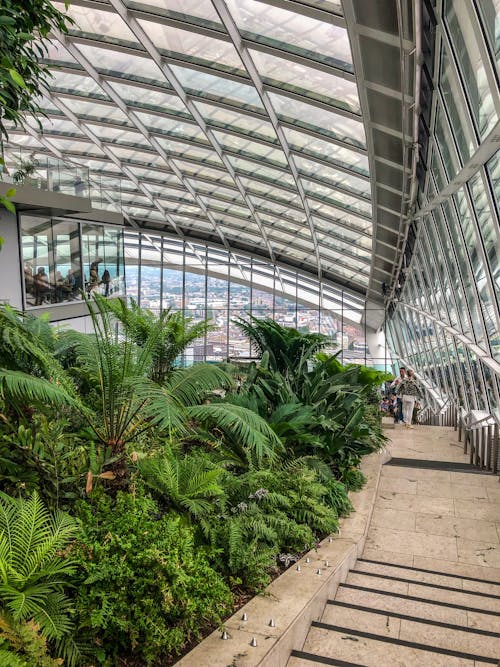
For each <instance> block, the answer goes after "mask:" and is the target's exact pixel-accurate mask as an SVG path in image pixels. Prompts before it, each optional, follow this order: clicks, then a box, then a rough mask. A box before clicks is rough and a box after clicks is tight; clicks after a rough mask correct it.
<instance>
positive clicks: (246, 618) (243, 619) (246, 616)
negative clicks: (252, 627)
mask: <svg viewBox="0 0 500 667" xmlns="http://www.w3.org/2000/svg"><path fill="white" fill-rule="evenodd" d="M241 620H242V621H248V614H247V613H246V611H245V612H244V614H243V616H242V617H241Z"/></svg>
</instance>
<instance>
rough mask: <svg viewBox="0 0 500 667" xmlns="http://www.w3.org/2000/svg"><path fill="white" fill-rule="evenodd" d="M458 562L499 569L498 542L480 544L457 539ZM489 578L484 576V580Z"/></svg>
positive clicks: (499, 553) (479, 542)
mask: <svg viewBox="0 0 500 667" xmlns="http://www.w3.org/2000/svg"><path fill="white" fill-rule="evenodd" d="M457 549H458V561H459V562H460V563H471V564H472V565H484V566H485V567H496V568H500V544H498V542H496V543H495V542H481V541H475V540H465V539H462V538H458V539H457ZM486 578H489V577H488V576H487V574H485V579H486Z"/></svg>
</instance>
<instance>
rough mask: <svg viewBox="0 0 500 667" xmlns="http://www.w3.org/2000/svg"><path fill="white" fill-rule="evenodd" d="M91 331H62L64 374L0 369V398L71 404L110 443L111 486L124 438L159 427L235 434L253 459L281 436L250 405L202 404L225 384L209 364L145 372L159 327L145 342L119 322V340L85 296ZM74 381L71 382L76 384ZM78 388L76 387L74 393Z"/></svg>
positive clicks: (180, 434) (121, 463) (119, 481)
mask: <svg viewBox="0 0 500 667" xmlns="http://www.w3.org/2000/svg"><path fill="white" fill-rule="evenodd" d="M88 306H89V310H90V314H91V317H92V321H93V325H94V330H95V334H94V335H84V334H78V333H77V332H68V333H67V334H65V335H63V336H62V345H61V347H62V348H64V350H65V352H67V351H68V350H72V351H73V352H72V356H73V358H74V368H73V369H71V370H70V373H71V374H72V375H73V378H74V380H75V382H73V381H72V379H71V377H70V375H69V373H68V372H66V371H65V370H64V369H63V367H62V366H61V365H60V364H58V363H57V360H56V359H54V360H53V366H54V377H56V382H55V383H54V382H52V381H51V380H50V379H48V378H52V377H53V376H52V375H49V376H48V377H31V376H28V375H27V374H26V373H23V372H21V371H16V370H4V369H0V397H1V396H4V397H6V398H8V399H9V400H14V401H15V400H19V401H28V402H33V403H37V404H45V405H46V404H47V403H52V404H54V405H57V406H62V405H65V406H69V407H70V408H71V409H72V410H73V411H75V412H77V413H78V414H79V415H80V417H81V418H82V419H83V420H84V421H85V422H86V423H87V425H88V426H89V428H90V429H91V431H92V432H93V435H94V438H95V439H96V440H97V441H98V442H99V443H101V444H102V445H104V447H105V448H109V450H110V452H111V463H110V470H109V472H110V473H111V474H112V475H113V477H114V481H113V486H115V487H117V488H119V487H123V486H126V484H127V478H128V470H127V466H126V460H125V449H126V445H127V443H129V442H131V441H132V440H135V439H137V437H138V436H139V435H140V434H141V433H144V432H145V431H147V430H149V429H152V428H158V429H160V430H161V431H164V432H166V433H167V434H168V436H169V438H170V440H171V441H173V440H174V439H176V438H184V437H187V436H188V435H189V434H190V433H192V432H193V429H196V427H198V426H200V425H201V426H204V427H206V428H210V429H216V428H217V429H218V430H219V431H218V432H219V433H220V435H221V436H223V437H226V438H228V439H229V438H232V439H238V440H240V441H241V443H242V445H243V446H245V447H246V448H247V449H248V450H249V451H254V452H255V455H256V456H257V457H261V456H266V455H269V454H270V453H271V452H272V450H275V449H276V448H277V447H278V446H279V445H280V443H279V439H278V438H277V436H276V435H275V434H274V432H273V431H272V430H271V429H270V428H269V426H268V425H267V424H266V423H265V421H264V420H263V419H261V418H260V417H259V416H258V415H256V414H255V413H253V412H252V411H251V410H247V409H245V408H239V407H237V406H225V405H222V404H213V405H200V403H202V402H203V401H204V400H205V398H206V397H207V395H208V394H209V393H210V392H212V391H213V390H215V389H218V388H221V387H228V386H229V385H230V384H231V379H230V377H229V376H228V375H227V374H226V373H225V372H224V371H223V370H222V369H220V368H218V367H217V366H214V365H212V364H196V365H194V366H192V367H190V368H186V369H177V370H173V371H171V372H170V373H169V374H168V375H167V377H166V379H165V382H164V384H163V385H159V384H157V383H155V382H153V381H152V380H151V379H150V378H149V376H150V371H151V368H152V365H153V357H154V351H155V349H156V345H157V342H158V340H159V339H160V336H161V326H160V324H159V323H158V326H156V327H155V328H153V329H152V330H151V334H150V336H149V338H148V339H147V340H145V341H144V344H143V345H138V344H137V343H136V342H135V341H134V340H132V339H131V336H133V335H134V334H133V332H131V330H130V329H128V328H127V327H125V330H124V333H123V336H121V337H120V338H117V336H116V333H115V328H114V325H115V323H114V320H113V313H112V312H111V311H110V309H109V307H108V302H107V300H106V299H104V297H100V296H99V295H96V297H95V298H94V300H93V301H92V302H88ZM75 383H76V386H75ZM78 389H79V391H78Z"/></svg>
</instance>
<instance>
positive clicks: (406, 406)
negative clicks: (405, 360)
mask: <svg viewBox="0 0 500 667" xmlns="http://www.w3.org/2000/svg"><path fill="white" fill-rule="evenodd" d="M396 394H397V395H398V396H401V399H402V402H403V422H404V425H405V428H413V426H412V423H411V422H412V417H413V408H414V407H415V401H416V400H417V399H418V398H421V397H422V392H421V390H420V385H419V383H418V382H417V381H416V379H415V376H414V375H413V371H411V370H407V371H406V377H405V379H404V380H403V381H402V382H400V384H399V385H398V388H397V389H396Z"/></svg>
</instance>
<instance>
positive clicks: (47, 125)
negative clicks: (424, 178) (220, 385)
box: [10, 0, 372, 294]
mask: <svg viewBox="0 0 500 667" xmlns="http://www.w3.org/2000/svg"><path fill="white" fill-rule="evenodd" d="M54 4H55V5H56V6H57V7H58V8H59V9H61V10H62V11H64V4H63V3H59V2H54ZM276 5H277V3H276V2H274V1H272V0H270V2H269V3H267V2H265V1H263V0H225V1H224V0H145V1H136V0H99V1H96V2H93V0H73V1H72V2H71V5H70V7H69V10H68V13H69V15H70V16H71V17H72V18H73V20H74V22H75V23H74V25H73V26H72V27H71V30H70V34H69V35H68V36H58V35H55V36H54V37H53V38H52V40H51V42H50V48H49V53H48V56H47V58H46V61H47V64H48V65H49V67H50V69H51V72H52V74H53V77H52V79H51V83H50V89H49V90H48V91H47V92H46V94H45V95H44V97H43V98H42V99H41V108H42V109H43V110H44V112H45V113H46V115H47V118H42V119H41V120H42V123H41V126H40V127H37V126H36V125H35V124H32V125H31V127H32V128H33V129H32V131H31V132H30V133H29V134H27V133H26V132H24V131H20V130H15V129H14V131H13V132H12V133H11V135H10V143H11V145H14V146H15V145H19V146H23V147H24V148H26V147H28V148H29V147H32V148H33V149H36V151H37V152H44V151H52V152H54V153H55V154H56V155H59V156H60V155H61V154H62V155H64V157H65V158H66V159H68V160H69V161H74V162H78V163H79V164H85V165H86V166H88V167H89V169H90V171H91V177H92V176H94V178H97V179H98V181H99V184H100V187H101V188H105V187H106V183H108V184H109V187H110V188H112V187H113V183H116V177H117V174H119V175H120V182H121V186H120V196H119V197H118V199H119V200H120V201H119V202H118V203H117V206H118V207H119V209H120V210H122V211H123V213H124V214H125V217H126V219H127V221H128V222H131V223H132V224H135V223H136V222H138V223H139V224H141V225H145V226H146V227H147V224H148V221H153V223H154V229H156V230H158V229H159V226H160V223H161V222H162V221H163V223H164V227H165V231H168V232H171V231H172V224H173V223H175V226H176V229H177V232H178V233H179V235H180V236H181V237H183V236H184V232H186V233H187V234H188V235H189V236H190V237H191V238H192V237H196V235H197V234H198V236H199V240H200V241H207V240H210V239H212V240H217V242H219V243H220V241H221V240H222V242H223V244H224V245H225V247H226V249H227V250H228V251H233V252H237V250H238V248H241V249H242V250H245V252H248V249H249V247H250V248H252V247H253V248H255V252H256V253H258V254H259V255H260V256H262V255H265V256H267V258H268V260H270V261H271V262H272V261H275V260H277V259H279V262H280V263H281V264H282V265H283V264H286V263H287V262H289V264H290V266H291V267H297V266H299V265H300V267H301V269H302V270H307V271H308V272H309V273H311V274H313V275H315V276H316V277H320V278H323V279H324V278H327V279H328V280H331V281H332V282H338V284H340V285H349V286H351V287H353V288H354V289H355V290H357V291H358V292H359V293H361V294H363V293H365V290H366V286H367V283H368V278H369V274H370V264H371V249H372V206H371V197H370V195H371V185H370V174H369V169H368V157H367V150H366V140H365V130H364V125H363V119H362V117H361V111H360V103H359V98H358V91H357V85H356V79H355V75H354V66H353V61H352V55H351V49H350V44H349V39H348V35H347V30H346V27H345V22H344V19H343V17H342V10H341V3H340V2H339V0H321V1H318V0H315V1H313V0H310V1H309V0H302V2H301V3H298V2H294V3H286V2H285V3H283V5H284V6H283V7H279V6H276ZM288 5H290V7H288ZM308 5H309V6H310V7H313V8H315V9H318V10H321V11H320V12H317V14H318V16H322V17H324V20H319V19H318V18H313V16H315V14H314V13H311V11H310V10H308V9H307V6H308ZM112 199H113V201H116V200H117V195H116V193H112Z"/></svg>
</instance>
